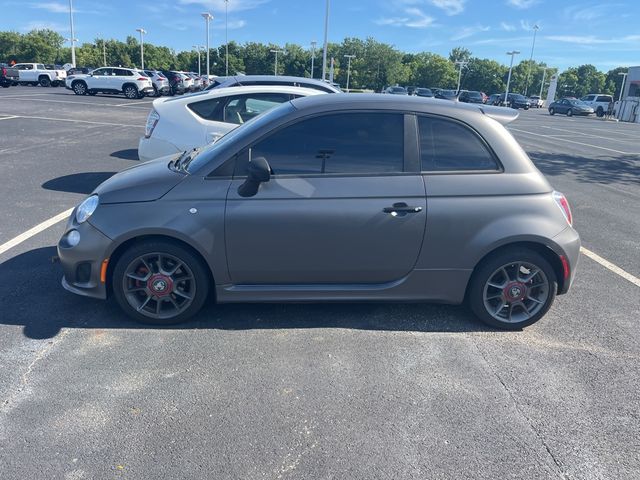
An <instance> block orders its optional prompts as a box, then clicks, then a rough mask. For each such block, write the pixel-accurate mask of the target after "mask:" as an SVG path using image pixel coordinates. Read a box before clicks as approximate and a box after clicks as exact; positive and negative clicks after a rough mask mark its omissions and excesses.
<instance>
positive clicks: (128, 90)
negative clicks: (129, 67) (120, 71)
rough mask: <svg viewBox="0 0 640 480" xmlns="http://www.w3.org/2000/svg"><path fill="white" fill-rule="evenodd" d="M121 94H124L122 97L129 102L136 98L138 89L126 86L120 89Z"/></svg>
mask: <svg viewBox="0 0 640 480" xmlns="http://www.w3.org/2000/svg"><path fill="white" fill-rule="evenodd" d="M122 93H124V96H125V97H127V98H128V99H129V100H135V99H136V98H138V89H137V88H136V87H135V86H134V85H127V86H126V87H124V88H123V89H122Z"/></svg>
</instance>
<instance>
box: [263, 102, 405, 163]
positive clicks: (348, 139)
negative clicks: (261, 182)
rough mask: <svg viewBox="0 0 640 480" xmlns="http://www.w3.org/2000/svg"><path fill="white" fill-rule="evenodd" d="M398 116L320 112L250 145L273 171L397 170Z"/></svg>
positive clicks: (400, 119) (400, 128)
mask: <svg viewBox="0 0 640 480" xmlns="http://www.w3.org/2000/svg"><path fill="white" fill-rule="evenodd" d="M403 122H404V119H403V116H402V115H401V114H395V113H343V114H332V115H324V116H321V117H315V118H311V119H308V120H303V121H301V122H299V123H296V124H294V125H291V126H289V127H286V128H283V129H282V130H280V131H278V132H276V133H274V134H273V135H271V136H270V137H268V138H266V139H265V140H262V141H261V142H259V143H258V144H257V145H255V146H254V147H253V148H252V152H251V156H252V158H256V157H265V158H266V159H267V161H268V162H269V164H270V165H271V168H272V170H273V172H274V174H276V175H278V174H312V173H313V174H318V173H384V172H401V171H402V170H403V156H404V146H403V143H404V133H403V132H404V130H403Z"/></svg>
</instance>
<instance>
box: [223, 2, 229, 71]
mask: <svg viewBox="0 0 640 480" xmlns="http://www.w3.org/2000/svg"><path fill="white" fill-rule="evenodd" d="M224 54H225V55H224V74H225V75H226V76H227V77H228V76H229V0H224Z"/></svg>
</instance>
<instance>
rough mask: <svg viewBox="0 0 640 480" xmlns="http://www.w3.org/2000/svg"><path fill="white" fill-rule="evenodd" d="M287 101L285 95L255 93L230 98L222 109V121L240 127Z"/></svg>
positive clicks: (286, 95) (287, 97) (287, 98)
mask: <svg viewBox="0 0 640 480" xmlns="http://www.w3.org/2000/svg"><path fill="white" fill-rule="evenodd" d="M288 100H289V94H286V93H256V94H253V95H241V96H238V97H232V98H231V99H230V100H229V101H228V102H227V105H226V106H225V107H224V121H225V122H228V123H235V124H237V125H241V124H243V123H245V122H247V121H249V120H251V119H252V118H254V117H257V116H258V115H260V114H261V113H262V112H266V111H267V110H270V109H271V108H273V107H277V106H278V105H280V104H281V103H284V102H287V101H288Z"/></svg>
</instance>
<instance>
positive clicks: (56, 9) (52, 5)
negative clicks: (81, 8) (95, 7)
mask: <svg viewBox="0 0 640 480" xmlns="http://www.w3.org/2000/svg"><path fill="white" fill-rule="evenodd" d="M29 6H30V7H31V8H37V9H39V10H46V11H47V12H51V13H69V4H68V3H58V2H35V3H30V4H29ZM73 11H74V12H75V11H76V10H75V8H74V9H73Z"/></svg>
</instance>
